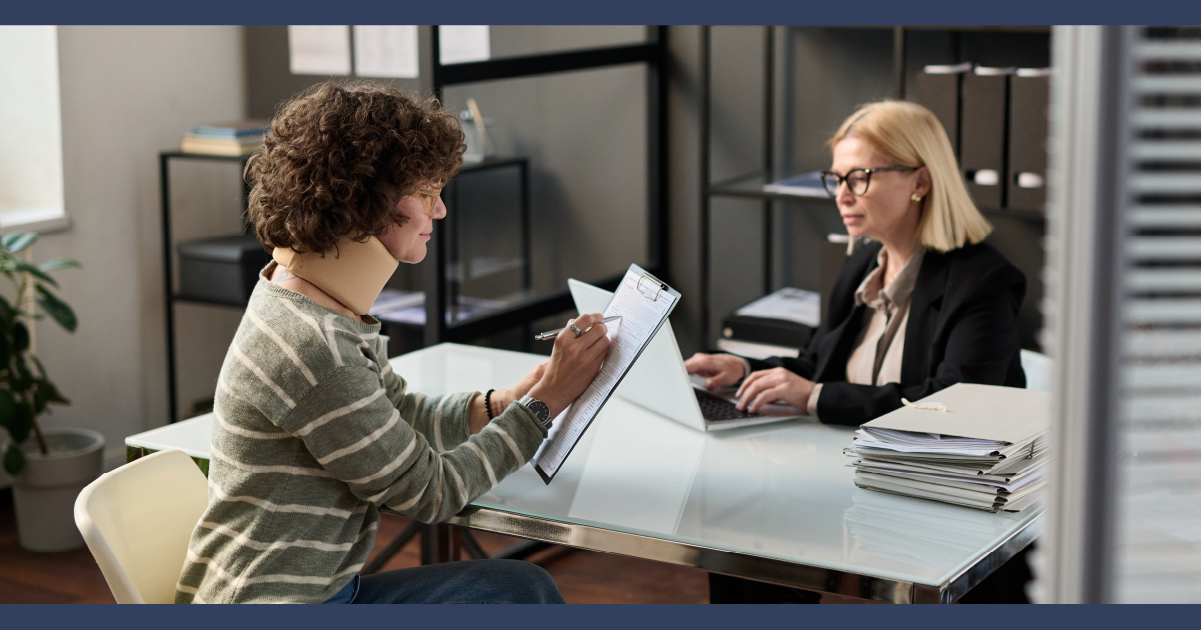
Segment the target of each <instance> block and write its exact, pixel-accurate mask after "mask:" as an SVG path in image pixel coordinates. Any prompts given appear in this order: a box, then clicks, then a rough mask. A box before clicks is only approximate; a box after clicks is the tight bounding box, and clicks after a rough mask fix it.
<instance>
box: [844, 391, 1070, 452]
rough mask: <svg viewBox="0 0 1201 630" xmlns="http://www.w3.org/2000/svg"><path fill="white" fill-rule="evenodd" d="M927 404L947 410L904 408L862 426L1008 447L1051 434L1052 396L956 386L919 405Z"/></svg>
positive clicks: (1037, 392)
mask: <svg viewBox="0 0 1201 630" xmlns="http://www.w3.org/2000/svg"><path fill="white" fill-rule="evenodd" d="M928 401H938V402H940V403H942V404H943V405H944V406H945V407H946V408H947V410H946V411H927V410H924V409H914V408H911V407H902V408H900V409H897V410H896V411H893V412H890V413H887V414H885V415H883V416H880V417H879V418H876V419H875V420H872V421H871V422H868V423H867V424H864V425H863V426H864V427H872V428H880V429H893V430H895V431H913V432H917V433H937V434H939V435H954V436H958V437H964V438H972V439H977V440H995V441H997V442H1009V443H1010V444H1023V443H1028V442H1030V441H1032V440H1034V439H1035V438H1036V437H1038V436H1039V435H1041V434H1044V433H1046V432H1047V431H1048V430H1050V428H1051V394H1050V392H1039V391H1034V390H1029V389H1018V388H1016V387H1001V386H998V385H976V384H974V383H958V384H956V385H952V386H950V387H948V388H946V389H944V390H942V391H940V392H936V393H934V394H932V395H930V396H927V397H926V398H924V399H922V402H928Z"/></svg>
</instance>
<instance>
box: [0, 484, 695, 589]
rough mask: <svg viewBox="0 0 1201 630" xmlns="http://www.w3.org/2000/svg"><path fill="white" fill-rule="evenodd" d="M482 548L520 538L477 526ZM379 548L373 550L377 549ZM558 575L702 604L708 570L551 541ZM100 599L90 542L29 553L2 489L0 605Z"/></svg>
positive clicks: (385, 532)
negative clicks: (84, 545) (62, 549)
mask: <svg viewBox="0 0 1201 630" xmlns="http://www.w3.org/2000/svg"><path fill="white" fill-rule="evenodd" d="M407 523H408V520H407V519H405V518H402V517H398V516H390V515H384V517H383V521H382V522H381V523H380V532H379V535H378V536H377V537H376V540H377V545H376V552H378V551H379V550H380V549H381V548H382V547H383V546H384V545H386V544H387V543H388V542H389V541H390V540H392V537H393V536H395V535H396V534H397V533H398V532H399V531H400V530H401V529H403V528H404V526H405V525H406V524H407ZM475 538H476V540H477V541H478V542H479V543H480V545H481V546H482V547H483V548H484V550H485V551H488V552H493V551H496V550H498V549H501V548H503V547H505V546H507V545H509V544H510V543H513V542H516V541H517V539H515V538H509V537H506V536H499V535H496V534H487V533H483V532H475ZM417 548H418V545H417V541H416V540H413V541H410V542H409V543H408V545H406V546H405V548H404V549H403V550H402V551H401V553H399V554H397V555H396V556H395V557H394V558H393V559H392V560H391V561H390V562H388V563H387V564H386V565H384V569H383V570H389V569H402V568H406V567H414V566H417V565H418V564H419V560H418V555H417V554H418V550H417ZM376 552H373V553H372V555H373V556H374V554H375V553H376ZM531 560H533V561H534V562H537V563H538V564H539V565H541V566H542V567H543V568H545V569H546V570H547V571H548V572H550V574H551V576H553V577H554V578H555V582H556V583H557V584H558V585H559V590H560V591H561V592H562V593H563V598H564V599H566V600H567V602H568V603H571V604H585V603H587V604H598V603H631V604H632V603H639V604H668V603H672V604H703V603H707V602H708V601H709V592H708V578H707V575H706V573H705V572H704V571H701V570H699V569H690V568H686V567H677V566H672V565H667V564H663V563H659V562H651V561H649V560H638V559H635V558H627V557H624V556H616V555H612V554H604V553H595V552H590V551H573V550H569V549H566V548H563V547H553V548H551V549H549V550H547V551H544V552H542V553H540V554H538V555H535V556H534V557H532V558H531ZM16 603H30V604H33V603H38V604H65V603H73V604H103V603H109V604H111V603H113V596H112V594H111V593H110V592H109V590H108V585H107V584H105V582H104V577H103V576H102V575H101V574H100V568H99V567H97V566H96V562H95V561H94V560H92V555H91V553H89V552H88V550H87V548H82V549H77V550H75V551H68V552H64V553H32V552H29V551H25V550H24V549H21V547H20V545H19V544H18V543H17V527H16V517H15V515H14V513H13V507H12V493H11V492H10V491H7V490H3V491H0V604H16Z"/></svg>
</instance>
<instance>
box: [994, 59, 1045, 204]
mask: <svg viewBox="0 0 1201 630" xmlns="http://www.w3.org/2000/svg"><path fill="white" fill-rule="evenodd" d="M1050 74H1051V72H1050V69H1049V68H1019V69H1018V71H1017V74H1015V75H1014V76H1013V78H1012V79H1010V81H1011V84H1010V88H1009V177H1007V178H1006V182H1005V185H1006V186H1007V187H1008V193H1007V194H1006V197H1007V199H1006V203H1005V207H1006V208H1013V209H1016V210H1037V211H1039V212H1042V211H1044V209H1045V208H1046V205H1047V186H1046V180H1047V119H1048V110H1049V109H1050V105H1051V103H1050V101H1051V99H1050V94H1051V85H1050V78H1051V77H1050Z"/></svg>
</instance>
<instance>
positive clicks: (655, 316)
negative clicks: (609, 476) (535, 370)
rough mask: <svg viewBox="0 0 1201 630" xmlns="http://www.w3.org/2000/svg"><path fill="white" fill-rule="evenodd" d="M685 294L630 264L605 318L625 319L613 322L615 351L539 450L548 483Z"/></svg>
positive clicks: (540, 468)
mask: <svg viewBox="0 0 1201 630" xmlns="http://www.w3.org/2000/svg"><path fill="white" fill-rule="evenodd" d="M679 299H680V294H679V293H676V292H675V291H673V290H671V289H670V288H669V287H667V285H665V284H662V283H661V282H659V281H658V280H655V279H654V277H653V276H651V275H650V274H647V273H645V272H644V271H643V270H642V269H641V268H640V267H638V266H637V265H630V269H629V271H627V272H626V275H625V277H624V278H622V281H621V285H620V286H618V287H617V291H616V292H615V293H614V294H613V300H612V301H611V302H609V306H608V307H607V308H605V313H604V315H605V317H609V316H611V315H621V320H620V321H617V322H614V323H613V324H612V325H610V326H609V332H608V337H609V341H610V342H611V343H610V345H609V356H608V357H606V358H605V362H604V364H603V365H601V369H600V372H599V373H598V374H597V375H596V378H595V379H593V381H592V384H591V385H589V386H588V387H587V388H586V389H585V390H584V393H582V394H580V397H579V398H576V399H575V402H573V403H572V404H571V406H569V407H568V408H567V409H565V410H563V413H561V414H559V415H558V416H557V417H556V418H555V422H554V424H553V425H552V427H551V430H550V434H549V435H548V436H547V438H546V441H545V442H543V443H542V446H541V447H540V448H539V449H538V452H537V453H535V454H534V459H533V463H534V469H535V470H536V471H537V472H538V474H539V475H541V477H542V480H543V481H545V482H546V483H547V484H550V480H551V479H553V478H554V476H555V474H556V473H557V472H559V467H561V466H562V465H563V462H564V461H566V460H567V456H568V455H569V454H570V453H571V450H572V449H573V448H575V445H576V442H579V441H580V438H581V437H583V435H584V431H585V430H586V429H587V428H588V425H590V424H592V420H593V419H594V418H596V414H598V413H600V410H601V408H602V407H604V405H605V402H606V401H608V400H609V396H611V395H612V394H613V390H614V389H616V388H617V385H618V384H619V383H621V379H622V378H624V377H625V375H626V372H629V371H630V367H632V366H633V365H634V361H635V360H636V359H637V358H638V356H639V355H640V354H642V350H643V349H644V348H646V345H647V344H648V343H650V340H651V338H652V337H654V336H655V333H656V332H657V331H658V330H659V327H660V326H662V325H663V322H665V321H667V316H668V315H670V314H671V311H672V309H673V308H675V305H676V302H678V301H679Z"/></svg>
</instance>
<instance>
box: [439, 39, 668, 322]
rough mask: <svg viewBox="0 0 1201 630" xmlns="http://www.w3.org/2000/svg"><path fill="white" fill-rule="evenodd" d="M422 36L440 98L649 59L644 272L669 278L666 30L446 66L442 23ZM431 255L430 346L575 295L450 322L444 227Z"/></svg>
mask: <svg viewBox="0 0 1201 630" xmlns="http://www.w3.org/2000/svg"><path fill="white" fill-rule="evenodd" d="M423 28H425V29H428V32H427V37H425V38H424V39H425V41H426V42H427V43H428V44H429V49H428V51H427V53H426V55H425V57H426V58H427V59H429V60H430V75H431V76H432V84H431V88H432V90H433V92H434V95H435V96H437V97H438V98H439V99H441V98H442V91H443V89H444V88H446V87H448V86H452V85H462V84H467V83H476V82H480V81H498V80H504V79H517V78H523V77H532V76H539V75H547V74H555V73H561V72H574V71H579V70H592V69H597V68H605V67H611V66H619V65H629V64H645V65H646V67H647V84H646V108H647V129H646V133H647V166H648V170H649V172H648V174H647V191H646V195H647V221H648V224H647V270H648V271H650V272H651V273H653V274H655V275H657V276H658V277H660V278H664V279H665V280H668V281H670V274H669V273H668V271H667V269H666V262H667V236H668V234H667V187H666V185H665V182H664V180H665V178H666V174H667V72H666V68H665V63H666V60H667V52H666V51H667V27H666V26H648V27H647V36H646V42H645V43H640V44H630V45H625V46H610V47H606V48H594V49H588V50H577V51H571V52H561V53H548V54H541V55H528V56H523V57H512V58H506V59H494V60H489V61H477V62H471V63H458V64H449V65H443V64H442V63H441V60H440V58H439V55H438V54H437V51H438V50H439V49H440V48H439V41H440V39H439V27H438V26H428V27H423ZM427 247H428V249H427V253H426V260H428V261H434V264H427V265H426V267H425V271H424V281H423V285H424V286H425V288H426V300H425V309H426V314H425V322H426V324H425V343H426V345H433V344H436V343H442V342H444V341H453V342H460V343H462V342H468V341H471V340H472V339H477V338H479V337H482V336H485V335H488V334H492V333H496V332H500V331H502V330H506V329H509V328H513V327H516V326H522V325H526V324H528V323H529V322H531V321H533V320H535V319H538V318H539V317H542V316H544V315H547V314H551V313H560V312H563V311H566V310H570V309H571V308H572V305H573V303H572V301H571V294H570V292H568V291H567V290H566V289H563V290H560V291H556V292H553V293H550V294H547V295H542V296H536V295H528V296H526V297H524V298H522V299H517V300H513V301H511V302H510V303H509V304H507V305H506V306H505V308H504V309H503V310H501V311H497V312H493V313H487V314H483V315H478V316H474V317H469V318H464V319H455V320H453V321H448V320H447V317H446V312H447V307H448V304H449V299H448V298H449V297H450V295H449V293H448V288H449V287H448V285H447V277H446V271H447V265H446V258H447V255H448V253H449V252H447V241H446V235H445V233H444V232H440V231H438V230H434V233H433V237H432V238H431V239H430V242H429V244H428V246H427ZM620 281H621V274H618V275H614V276H612V277H609V278H604V279H601V280H599V281H597V282H594V284H596V285H598V286H601V287H604V288H607V289H614V288H616V287H617V284H618V283H619V282H620Z"/></svg>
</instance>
